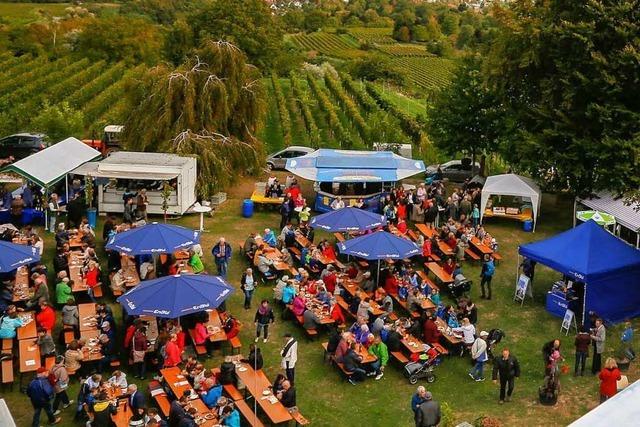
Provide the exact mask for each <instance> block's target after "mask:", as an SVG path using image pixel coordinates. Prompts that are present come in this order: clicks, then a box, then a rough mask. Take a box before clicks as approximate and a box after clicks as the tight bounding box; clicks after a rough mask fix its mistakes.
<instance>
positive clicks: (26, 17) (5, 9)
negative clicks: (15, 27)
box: [0, 3, 71, 24]
mask: <svg viewBox="0 0 640 427" xmlns="http://www.w3.org/2000/svg"><path fill="white" fill-rule="evenodd" d="M69 6H71V4H70V3H0V20H2V21H5V22H6V23H12V24H13V23H24V24H27V23H29V22H33V21H36V20H37V19H38V11H40V10H42V11H44V12H49V13H52V14H62V13H63V12H64V9H65V8H67V7H69Z"/></svg>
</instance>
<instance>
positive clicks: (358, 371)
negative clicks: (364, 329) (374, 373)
mask: <svg viewBox="0 0 640 427" xmlns="http://www.w3.org/2000/svg"><path fill="white" fill-rule="evenodd" d="M342 363H343V364H344V369H345V371H347V372H349V376H348V378H347V381H349V383H350V384H351V385H356V383H357V382H360V381H364V380H365V378H366V375H367V372H366V371H365V370H364V369H362V357H361V356H360V355H359V354H358V353H357V352H356V343H354V342H352V343H351V344H350V345H349V350H347V353H346V354H345V355H344V357H343V358H342Z"/></svg>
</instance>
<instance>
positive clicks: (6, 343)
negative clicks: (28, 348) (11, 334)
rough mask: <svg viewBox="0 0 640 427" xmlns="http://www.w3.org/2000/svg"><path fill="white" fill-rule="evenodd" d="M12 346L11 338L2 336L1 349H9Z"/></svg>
mask: <svg viewBox="0 0 640 427" xmlns="http://www.w3.org/2000/svg"><path fill="white" fill-rule="evenodd" d="M12 348H13V340H12V339H10V338H4V339H3V340H2V351H3V352H4V351H5V350H11V349H12Z"/></svg>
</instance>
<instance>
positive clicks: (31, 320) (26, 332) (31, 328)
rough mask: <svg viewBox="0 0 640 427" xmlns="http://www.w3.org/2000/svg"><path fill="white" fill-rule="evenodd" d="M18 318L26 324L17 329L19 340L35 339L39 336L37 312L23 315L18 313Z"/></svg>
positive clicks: (23, 313)
mask: <svg viewBox="0 0 640 427" xmlns="http://www.w3.org/2000/svg"><path fill="white" fill-rule="evenodd" d="M18 317H19V318H20V319H22V322H23V323H24V326H20V327H19V328H18V329H17V335H18V340H27V339H32V338H33V339H35V338H36V337H37V336H38V328H37V327H36V316H35V312H33V311H23V312H22V313H18Z"/></svg>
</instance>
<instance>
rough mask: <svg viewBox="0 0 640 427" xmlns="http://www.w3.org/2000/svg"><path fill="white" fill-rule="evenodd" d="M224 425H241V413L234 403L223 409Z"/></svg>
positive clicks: (229, 426) (234, 426)
mask: <svg viewBox="0 0 640 427" xmlns="http://www.w3.org/2000/svg"><path fill="white" fill-rule="evenodd" d="M222 420H223V421H222V423H223V424H222V425H223V426H227V427H240V414H239V413H238V410H237V409H235V408H234V407H233V405H228V406H225V407H224V409H223V410H222Z"/></svg>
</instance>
